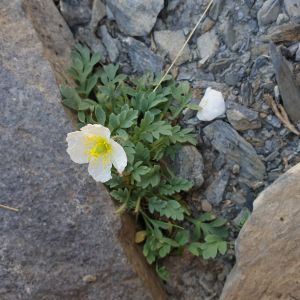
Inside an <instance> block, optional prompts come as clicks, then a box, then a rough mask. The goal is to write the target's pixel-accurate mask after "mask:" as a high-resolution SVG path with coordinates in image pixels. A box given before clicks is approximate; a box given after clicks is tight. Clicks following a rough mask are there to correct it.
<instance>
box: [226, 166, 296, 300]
mask: <svg viewBox="0 0 300 300" xmlns="http://www.w3.org/2000/svg"><path fill="white" fill-rule="evenodd" d="M299 180H300V164H298V165H296V166H295V167H293V168H292V169H290V170H289V171H288V172H286V173H285V174H284V175H282V176H280V177H279V178H278V179H277V180H276V181H275V182H274V183H273V184H272V185H271V186H269V187H268V188H267V189H266V190H264V191H263V192H262V193H261V194H260V195H259V197H258V198H257V199H256V200H255V201H254V210H253V213H252V215H251V217H250V218H249V219H248V221H247V223H246V224H245V225H244V227H243V229H242V230H241V232H240V234H239V237H238V239H237V241H236V244H235V249H236V257H237V263H236V265H235V267H234V268H233V270H232V271H231V273H230V274H229V276H228V277H227V281H226V284H225V286H224V290H223V294H222V297H221V299H220V300H240V299H243V300H252V299H262V300H273V299H287V300H290V299H299V295H300V286H299V261H300V251H299V243H300V219H299V213H300V202H299V194H300V186H299ZM258 282H259V284H258Z"/></svg>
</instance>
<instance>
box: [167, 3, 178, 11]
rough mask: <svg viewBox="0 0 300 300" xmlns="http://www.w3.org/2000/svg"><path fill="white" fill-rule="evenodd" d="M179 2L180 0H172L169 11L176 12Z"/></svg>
mask: <svg viewBox="0 0 300 300" xmlns="http://www.w3.org/2000/svg"><path fill="white" fill-rule="evenodd" d="M179 2H180V0H172V1H171V2H169V5H168V7H167V11H172V10H174V9H175V8H176V7H177V5H178V3H179Z"/></svg>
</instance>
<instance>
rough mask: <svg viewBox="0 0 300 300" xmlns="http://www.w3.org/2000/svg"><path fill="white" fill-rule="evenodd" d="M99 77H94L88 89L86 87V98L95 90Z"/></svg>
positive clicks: (89, 82)
mask: <svg viewBox="0 0 300 300" xmlns="http://www.w3.org/2000/svg"><path fill="white" fill-rule="evenodd" d="M97 79H98V78H97V76H95V75H94V76H92V77H91V78H90V79H89V80H88V84H87V87H86V91H85V94H86V96H87V97H88V96H89V94H90V92H91V90H92V89H93V88H94V86H95V85H96V83H97Z"/></svg>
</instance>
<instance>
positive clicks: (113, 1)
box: [106, 0, 164, 36]
mask: <svg viewBox="0 0 300 300" xmlns="http://www.w3.org/2000/svg"><path fill="white" fill-rule="evenodd" d="M106 4H107V5H108V6H109V8H110V9H111V11H112V13H113V14H114V16H115V18H116V22H117V24H118V26H119V28H120V29H121V31H122V32H123V33H125V34H127V35H131V36H145V35H148V34H149V33H150V31H151V30H152V28H153V27H154V25H155V22H156V18H157V15H158V14H159V12H160V11H161V10H162V8H163V6H164V0H107V1H106Z"/></svg>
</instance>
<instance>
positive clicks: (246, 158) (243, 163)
mask: <svg viewBox="0 0 300 300" xmlns="http://www.w3.org/2000/svg"><path fill="white" fill-rule="evenodd" d="M204 133H205V134H206V136H207V137H208V138H209V139H210V142H211V144H212V145H213V146H214V147H215V148H216V149H217V150H218V151H219V152H221V153H223V154H224V155H225V158H226V160H227V162H228V163H230V164H231V165H235V164H238V165H239V166H240V167H241V174H242V175H244V176H247V177H249V176H252V177H254V178H256V179H259V180H261V179H263V177H264V173H265V166H264V164H263V163H262V161H261V160H260V159H259V158H258V156H257V154H256V152H255V150H254V149H253V147H252V146H251V145H250V144H249V143H248V142H246V141H245V140H244V139H243V138H242V137H241V136H240V135H239V134H238V133H237V132H236V131H235V130H234V129H233V128H232V127H231V126H230V125H228V124H227V123H225V122H222V121H221V120H217V121H215V122H213V123H212V124H210V125H208V126H206V127H205V128H204Z"/></svg>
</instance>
